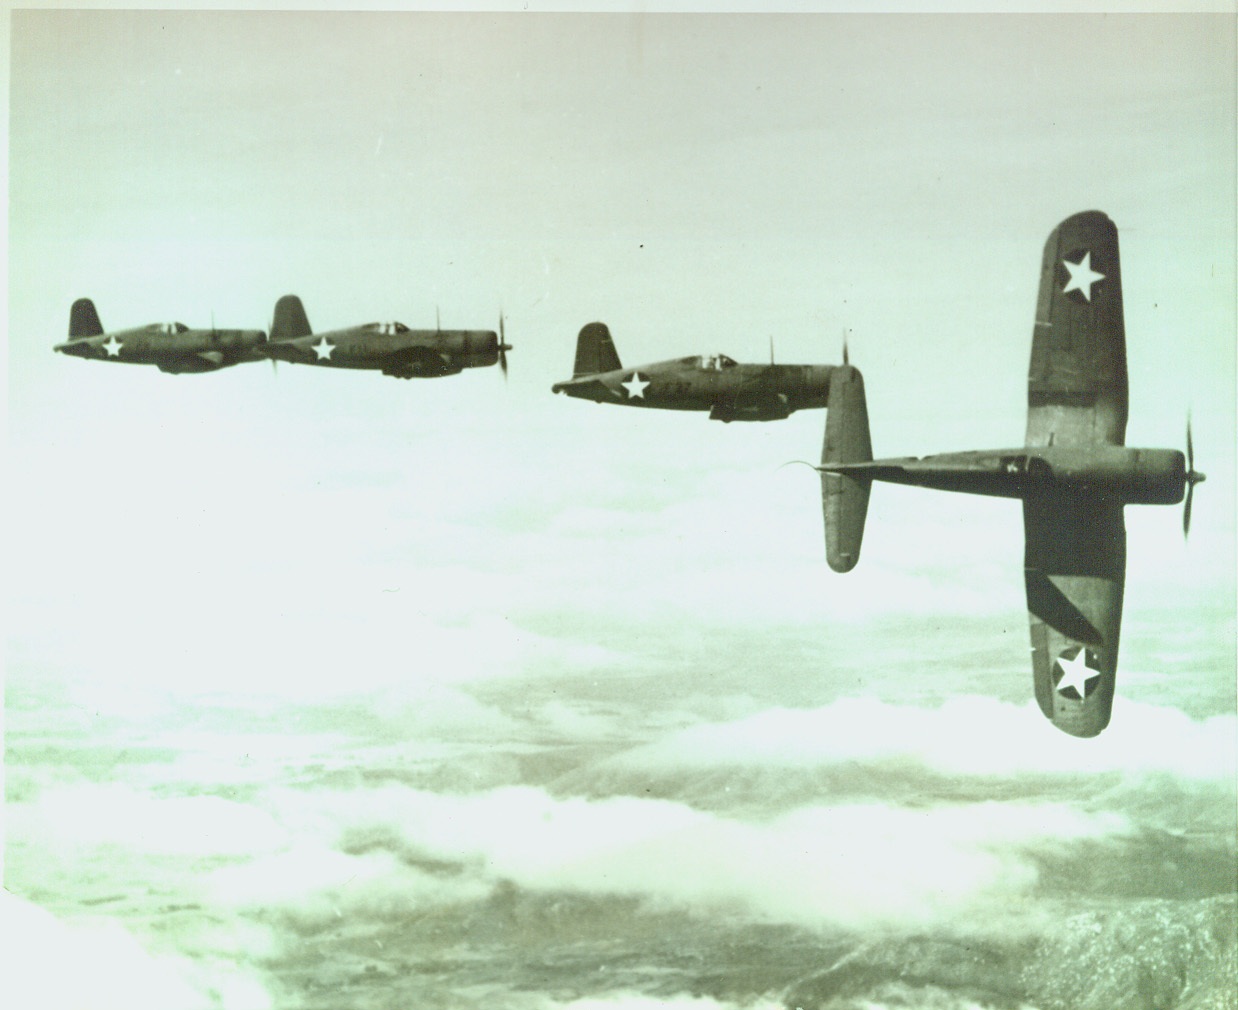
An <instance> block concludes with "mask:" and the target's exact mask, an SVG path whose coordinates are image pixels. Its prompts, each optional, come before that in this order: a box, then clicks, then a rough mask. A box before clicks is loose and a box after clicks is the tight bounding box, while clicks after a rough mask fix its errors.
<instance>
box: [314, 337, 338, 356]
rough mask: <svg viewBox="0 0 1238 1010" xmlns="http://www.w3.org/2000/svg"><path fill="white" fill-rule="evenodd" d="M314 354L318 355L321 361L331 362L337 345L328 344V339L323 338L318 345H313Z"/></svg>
mask: <svg viewBox="0 0 1238 1010" xmlns="http://www.w3.org/2000/svg"><path fill="white" fill-rule="evenodd" d="M310 346H311V348H312V349H313V351H314V353H315V354H317V355H318V360H319V361H330V360H331V352H332V351H334V350H335V345H334V344H331V343H328V342H327V338H326V337H323V338H322V339H321V340H319V341H318V343H316V344H311V345H310Z"/></svg>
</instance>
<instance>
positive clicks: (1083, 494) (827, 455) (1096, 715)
mask: <svg viewBox="0 0 1238 1010" xmlns="http://www.w3.org/2000/svg"><path fill="white" fill-rule="evenodd" d="M1027 398H1028V415H1027V436H1026V439H1025V441H1026V444H1025V445H1023V446H1021V447H1018V448H1011V449H992V450H982V451H977V452H958V453H945V454H942V455H937V456H926V457H924V458H919V459H917V458H910V457H908V458H901V459H879V460H874V459H873V454H872V443H871V441H870V438H869V429H868V408H867V406H866V403H865V399H864V381H863V379H862V377H861V376H860V373H859V371H858V370H856V369H855V368H851V367H844V368H840V369H836V370H835V371H834V373H833V375H832V376H831V380H830V393H829V399H830V412H829V416H828V417H827V419H826V427H825V444H824V445H823V447H822V452H821V465H820V466H819V467H818V468H817V469H818V470H819V471H820V473H821V496H822V507H823V510H824V515H825V539H826V555H827V558H828V560H829V563H830V567H831V568H833V569H834V570H835V571H839V572H846V571H850V570H851V569H852V568H854V567H855V564H856V561H857V560H858V559H859V555H860V541H861V539H862V537H863V535H864V519H865V516H866V514H867V510H868V496H869V491H870V489H871V486H872V482H873V481H875V480H883V481H889V482H891V483H894V484H914V485H918V486H920V487H929V488H938V489H940V490H944V491H965V492H968V493H971V494H984V495H998V496H1001V497H1005V498H1020V499H1022V501H1023V525H1024V530H1025V549H1024V563H1023V569H1024V581H1025V584H1026V590H1027V609H1028V616H1029V620H1030V622H1031V641H1032V669H1033V674H1034V682H1035V690H1036V700H1037V701H1038V702H1039V704H1040V707H1041V709H1042V710H1043V711H1044V713H1045V715H1046V716H1048V717H1049V718H1050V719H1051V720H1053V723H1054V724H1055V725H1056V726H1058V727H1059V728H1060V729H1062V730H1064V731H1066V732H1067V733H1070V734H1073V735H1075V736H1081V737H1090V736H1095V735H1096V734H1097V733H1099V732H1100V731H1101V730H1103V729H1104V728H1105V726H1106V725H1108V723H1109V715H1110V709H1111V707H1112V704H1113V691H1114V681H1115V676H1116V671H1117V663H1118V633H1119V630H1120V625H1121V620H1122V592H1123V587H1124V583H1125V576H1126V527H1125V523H1124V520H1123V512H1122V510H1123V508H1124V506H1126V505H1174V504H1177V503H1178V502H1180V501H1182V499H1183V497H1184V496H1185V498H1186V506H1185V509H1184V512H1183V530H1184V532H1185V531H1187V530H1189V528H1190V521H1191V498H1192V495H1193V493H1194V488H1195V485H1196V484H1198V483H1200V482H1201V481H1203V480H1204V475H1203V474H1202V473H1198V472H1196V470H1195V468H1194V458H1193V457H1194V452H1193V449H1192V445H1191V432H1190V424H1189V422H1188V425H1187V436H1186V447H1187V451H1186V453H1185V455H1184V454H1183V453H1181V452H1178V451H1177V450H1173V449H1131V448H1127V447H1126V445H1125V437H1126V416H1127V403H1128V396H1127V377H1126V335H1125V327H1124V323H1123V318H1122V275H1121V270H1120V266H1119V262H1118V232H1117V228H1116V227H1115V226H1114V224H1113V222H1112V221H1110V220H1109V218H1108V217H1106V216H1105V215H1104V214H1102V213H1100V212H1099V211H1088V212H1086V213H1082V214H1076V215H1074V216H1073V217H1070V218H1067V219H1066V220H1065V221H1063V222H1062V223H1061V224H1060V225H1058V227H1057V228H1056V229H1055V230H1054V231H1053V233H1052V234H1051V235H1050V236H1049V240H1048V242H1047V243H1046V245H1045V251H1044V261H1043V264H1042V267H1041V276H1040V296H1039V299H1038V302H1037V307H1036V324H1035V329H1034V330H1033V335H1032V359H1031V367H1030V369H1029V373H1028V397H1027Z"/></svg>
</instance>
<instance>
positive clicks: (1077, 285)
mask: <svg viewBox="0 0 1238 1010" xmlns="http://www.w3.org/2000/svg"><path fill="white" fill-rule="evenodd" d="M1062 266H1064V267H1065V268H1066V269H1067V271H1068V272H1069V273H1070V280H1068V281H1067V282H1066V287H1064V288H1062V294H1064V295H1065V294H1069V293H1070V292H1071V291H1078V292H1079V293H1080V294H1081V295H1083V297H1084V300H1085V301H1089V302H1090V301H1091V300H1092V285H1093V284H1096V283H1098V282H1099V281H1103V280H1104V279H1105V275H1104V274H1102V273H1098V272H1097V271H1095V270H1093V269H1092V253H1091V251H1088V252H1085V253H1084V254H1083V259H1081V260H1080V261H1079V262H1078V263H1072V262H1070V260H1062Z"/></svg>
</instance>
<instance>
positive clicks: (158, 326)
mask: <svg viewBox="0 0 1238 1010" xmlns="http://www.w3.org/2000/svg"><path fill="white" fill-rule="evenodd" d="M146 328H147V329H148V330H150V331H151V332H152V333H164V334H167V335H168V336H172V335H173V334H176V333H188V332H189V327H188V326H186V325H185V324H184V323H151V324H150V325H149V326H148V327H146Z"/></svg>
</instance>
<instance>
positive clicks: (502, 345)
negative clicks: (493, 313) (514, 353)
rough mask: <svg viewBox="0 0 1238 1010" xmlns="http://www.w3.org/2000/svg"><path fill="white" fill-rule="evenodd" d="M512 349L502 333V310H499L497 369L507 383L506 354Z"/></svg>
mask: <svg viewBox="0 0 1238 1010" xmlns="http://www.w3.org/2000/svg"><path fill="white" fill-rule="evenodd" d="M511 349H512V346H511V344H509V343H508V342H507V336H506V334H505V333H504V332H503V310H502V309H499V368H500V369H501V370H502V372H503V380H504V381H507V352H508V351H510V350H511Z"/></svg>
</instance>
